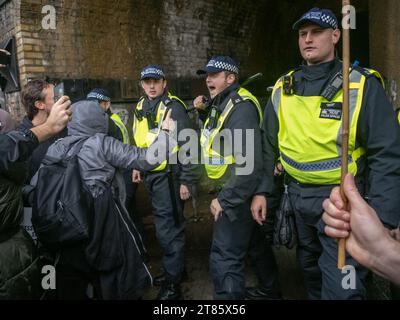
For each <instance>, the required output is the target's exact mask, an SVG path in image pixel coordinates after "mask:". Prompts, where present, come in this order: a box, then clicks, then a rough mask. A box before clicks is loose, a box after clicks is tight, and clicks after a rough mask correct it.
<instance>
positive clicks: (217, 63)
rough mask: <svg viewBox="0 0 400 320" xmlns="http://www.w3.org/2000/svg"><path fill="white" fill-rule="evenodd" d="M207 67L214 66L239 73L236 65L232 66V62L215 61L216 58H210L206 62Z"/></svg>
mask: <svg viewBox="0 0 400 320" xmlns="http://www.w3.org/2000/svg"><path fill="white" fill-rule="evenodd" d="M207 67H214V68H217V69H222V70H226V71H230V72H234V73H239V69H238V67H236V66H234V65H233V64H230V63H227V62H222V61H217V60H210V61H209V62H208V64H207Z"/></svg>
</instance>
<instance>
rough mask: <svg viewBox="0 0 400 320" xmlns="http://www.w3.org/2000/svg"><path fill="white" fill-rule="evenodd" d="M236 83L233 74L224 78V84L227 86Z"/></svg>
mask: <svg viewBox="0 0 400 320" xmlns="http://www.w3.org/2000/svg"><path fill="white" fill-rule="evenodd" d="M235 81H236V76H235V75H234V74H233V73H230V74H229V75H228V76H227V77H226V82H228V84H229V85H231V84H233V83H235Z"/></svg>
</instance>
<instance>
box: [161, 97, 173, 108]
mask: <svg viewBox="0 0 400 320" xmlns="http://www.w3.org/2000/svg"><path fill="white" fill-rule="evenodd" d="M163 103H164V105H166V106H168V105H169V104H171V103H172V99H170V98H169V97H166V98H165V99H164V100H163Z"/></svg>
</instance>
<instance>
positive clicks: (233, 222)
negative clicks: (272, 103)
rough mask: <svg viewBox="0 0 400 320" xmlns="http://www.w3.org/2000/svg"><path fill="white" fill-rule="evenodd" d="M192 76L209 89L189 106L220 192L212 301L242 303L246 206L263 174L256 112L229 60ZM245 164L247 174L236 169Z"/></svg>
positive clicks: (249, 228) (214, 206)
mask: <svg viewBox="0 0 400 320" xmlns="http://www.w3.org/2000/svg"><path fill="white" fill-rule="evenodd" d="M197 73H198V74H207V78H206V85H207V88H208V91H209V98H208V99H207V98H206V97H205V96H199V97H197V98H196V99H195V100H194V102H193V104H194V107H195V108H197V109H198V110H202V111H200V114H201V113H203V115H204V129H203V130H202V136H201V147H202V154H203V159H202V161H203V163H204V165H205V171H206V173H207V175H208V177H209V178H210V179H211V180H210V181H211V182H214V184H215V185H216V189H219V190H220V191H219V192H218V195H217V197H216V198H215V199H214V200H212V202H211V206H210V209H211V212H212V214H213V216H214V220H215V223H214V230H213V241H212V247H211V255H210V270H211V274H212V277H213V282H214V298H215V299H244V297H245V278H244V258H245V256H246V253H247V249H248V247H249V243H250V238H251V235H252V232H253V229H254V227H255V223H254V221H253V220H252V217H251V213H250V202H251V197H252V195H253V193H254V191H255V190H256V187H257V185H258V183H259V177H260V174H261V173H262V152H261V132H260V125H261V120H262V113H261V108H260V104H259V102H258V100H257V99H256V98H255V97H254V96H253V95H252V94H251V93H250V92H249V91H247V90H246V89H244V88H241V87H240V86H239V84H238V74H239V70H238V67H237V65H236V63H235V62H234V60H233V59H232V58H230V57H227V56H216V57H213V58H211V60H210V61H209V62H208V63H207V65H206V67H205V69H204V70H199V71H198V72H197ZM246 131H247V134H250V135H248V136H246ZM219 142H220V147H221V148H219V147H218V144H219ZM244 156H247V157H245V158H246V161H245V162H244V161H243V158H244ZM250 163H251V164H252V166H251V169H250V170H249V171H247V172H241V171H240V169H243V168H244V167H245V165H246V164H247V165H250Z"/></svg>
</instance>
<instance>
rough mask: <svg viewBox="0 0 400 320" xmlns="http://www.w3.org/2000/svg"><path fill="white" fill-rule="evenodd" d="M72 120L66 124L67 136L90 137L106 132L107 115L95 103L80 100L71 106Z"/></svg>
mask: <svg viewBox="0 0 400 320" xmlns="http://www.w3.org/2000/svg"><path fill="white" fill-rule="evenodd" d="M71 110H72V120H71V122H70V123H69V124H68V135H69V136H79V137H91V136H94V135H95V134H96V133H105V134H106V133H107V132H108V114H107V113H106V112H105V111H104V110H103V109H102V108H101V106H100V104H99V103H98V102H97V101H93V100H82V101H79V102H76V103H74V104H73V105H72V106H71Z"/></svg>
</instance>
